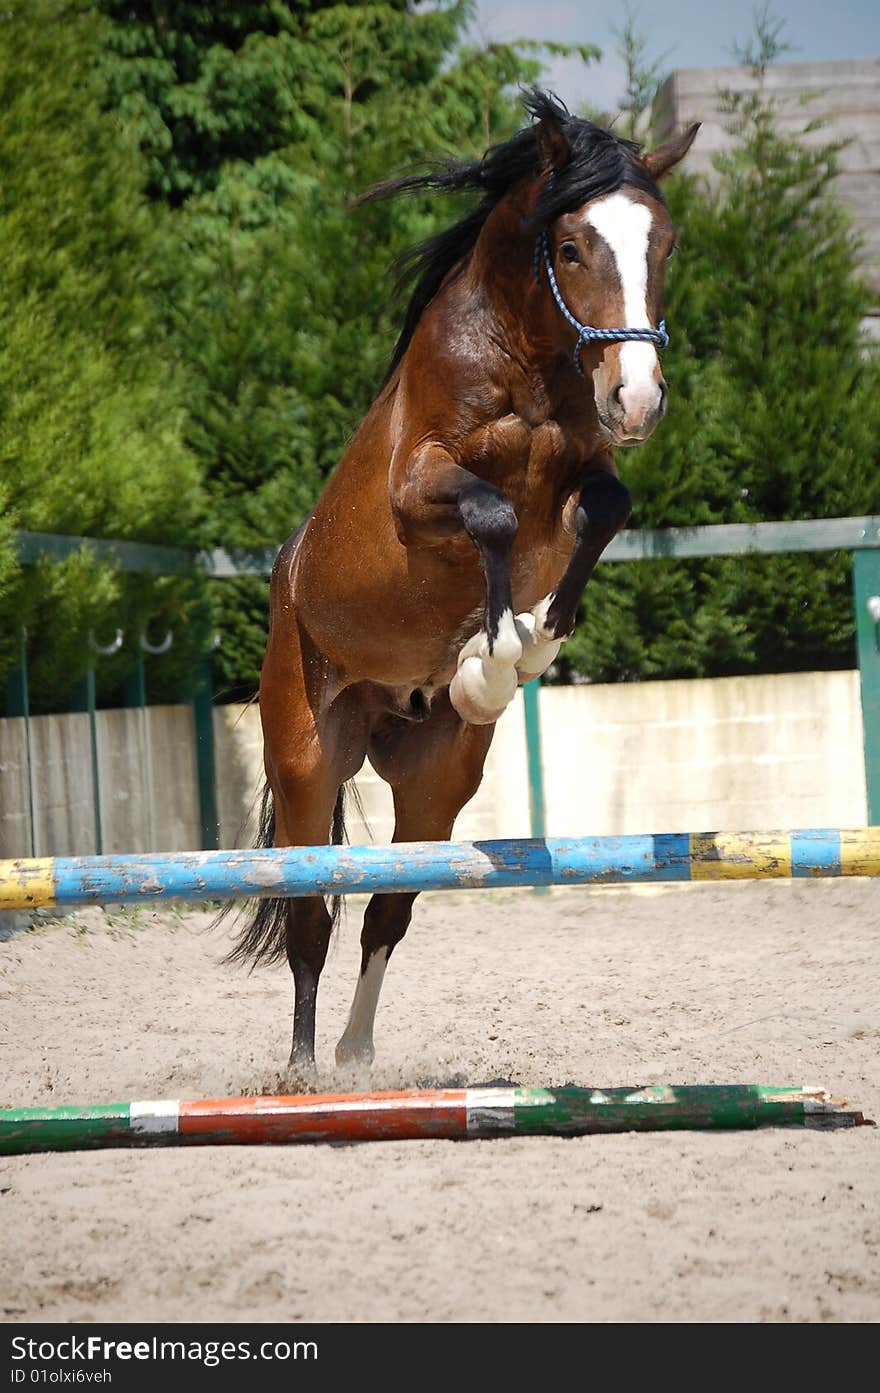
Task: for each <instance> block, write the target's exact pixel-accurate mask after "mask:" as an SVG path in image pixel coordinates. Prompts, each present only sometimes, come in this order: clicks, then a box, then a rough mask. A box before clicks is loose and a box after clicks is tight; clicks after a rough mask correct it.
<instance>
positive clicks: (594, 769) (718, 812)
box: [541, 672, 867, 836]
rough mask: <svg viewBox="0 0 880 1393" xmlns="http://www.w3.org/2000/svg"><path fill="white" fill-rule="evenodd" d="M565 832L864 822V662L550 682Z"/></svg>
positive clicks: (553, 792)
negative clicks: (693, 676) (788, 670)
mask: <svg viewBox="0 0 880 1393" xmlns="http://www.w3.org/2000/svg"><path fill="white" fill-rule="evenodd" d="M541 728H542V735H543V741H542V743H543V754H544V776H545V784H546V798H547V812H548V816H547V831H548V833H549V834H550V835H552V836H572V835H575V834H578V835H581V836H584V835H587V834H588V833H591V832H596V833H609V834H613V833H623V832H699V831H709V830H712V829H713V828H730V829H734V828H741V829H748V828H756V829H757V828H767V829H769V828H776V827H779V828H784V827H817V826H818V827H821V826H831V827H848V826H863V825H864V823H865V821H866V818H867V802H866V796H865V767H864V754H863V750H862V712H861V701H860V696H859V678H858V673H857V672H804V673H793V674H786V675H782V676H775V677H730V678H715V679H711V680H699V681H690V682H632V683H626V684H623V685H619V686H596V687H593V686H588V687H547V688H544V690H543V691H542V693H541Z"/></svg>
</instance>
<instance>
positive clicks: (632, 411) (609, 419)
mask: <svg viewBox="0 0 880 1393" xmlns="http://www.w3.org/2000/svg"><path fill="white" fill-rule="evenodd" d="M668 399H669V391H668V388H667V386H666V383H665V381H664V380H663V378H662V377H661V378H659V379H654V378H651V379H648V380H647V381H640V382H634V383H630V384H628V385H624V383H623V381H620V382H617V383H615V385H614V386H613V387H612V388H611V390H610V391H609V393H608V395H607V396H606V398H605V401H604V403H602V404H600V403H598V402H597V403H596V406H597V410H598V413H599V420H600V422H601V424H602V427H603V429H604V430H605V432H606V434H607V435H608V438H609V440H610V441H611V444H612V445H640V444H641V443H642V441H644V440H647V439H648V436H649V435H651V434H652V432H653V431H654V429H655V428H656V426H658V425H659V423H660V422H661V421H662V420H663V417H664V416H665V415H666V405H667V402H668Z"/></svg>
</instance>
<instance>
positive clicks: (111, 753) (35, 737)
mask: <svg viewBox="0 0 880 1393" xmlns="http://www.w3.org/2000/svg"><path fill="white" fill-rule="evenodd" d="M540 709H541V731H542V747H543V764H544V774H545V783H546V801H547V830H548V832H549V833H550V835H552V836H572V835H580V836H585V835H587V834H590V833H597V834H600V833H623V832H677V831H683V832H685V831H701V830H711V829H713V828H725V827H726V828H731V829H747V828H768V829H769V828H774V827H779V828H784V827H810V826H843V827H846V826H861V825H863V824H864V823H865V821H866V819H867V808H866V797H865V774H864V757H863V750H862V714H861V703H860V697H859V676H858V673H857V672H813V673H810V672H807V673H796V674H791V675H783V676H776V677H736V678H725V679H713V680H703V681H688V682H642V683H628V684H621V685H615V686H579V687H544V688H542V690H541V699H540ZM214 735H215V751H216V767H217V802H218V815H219V820H220V842H221V845H222V846H225V847H234V846H249V845H251V843H252V840H253V832H254V826H255V823H254V810H255V806H256V803H257V800H258V797H259V792H260V789H261V787H262V783H263V770H262V737H261V733H260V717H259V710H258V708H257V707H256V705H251V706H221V707H217V708H216V710H215V712H214ZM31 740H32V749H33V786H34V805H35V821H36V831H37V847H36V852H37V854H38V855H77V854H87V853H90V852H92V851H94V850H95V833H94V813H93V806H92V776H91V754H90V745H89V727H88V717H87V716H85V715H66V716H38V717H36V718H34V719H33V720H32V721H31ZM98 740H99V758H100V768H101V783H102V799H103V817H102V827H103V834H104V850H105V851H107V852H113V851H119V852H124V851H128V852H132V851H146V850H149V849H150V846H151V844H152V846H153V848H155V849H156V850H165V851H183V850H188V849H189V850H191V849H193V848H196V847H198V846H199V844H200V832H199V809H198V792H197V786H196V767H195V751H194V732H193V725H192V713H191V711H190V708H189V707H188V706H164V707H163V706H154V707H150V708H149V709H148V711H147V712H146V713H145V716H144V717H141V714H140V713H139V712H137V711H104V712H99V713H98ZM356 782H357V786H358V790H359V792H360V795H361V798H362V800H363V804H364V810H365V812H366V815H367V821H368V824H369V829H370V830H369V832H368V831H367V830H366V829H365V827H364V826H363V824H362V823H361V821H360V819H359V817H358V816H357V814H356V813H355V812H354V810H353V809H352V810H351V815H350V817H349V833H350V837H351V840H352V841H353V842H362V841H368V840H370V834H372V838H373V839H374V840H375V841H380V842H381V841H388V840H390V838H391V834H392V831H393V826H394V817H393V809H392V803H391V794H390V790H389V789H388V787H387V785H386V784H384V783H383V782H382V780H381V779H379V778H378V777H377V776H376V774H375V773H374V772H373V771H372V770H371V769H370V767H369V765H367V766H365V768H364V769H363V770H362V772H361V773H360V774H359V775H358V778H357V781H356ZM27 788H28V781H27V762H26V757H25V735H24V721H22V720H0V856H27V855H30V853H31V845H30V834H29V817H28V795H27ZM528 834H529V798H528V771H527V765H526V747H525V727H524V717H523V705H522V696H521V694H518V695H517V699H516V701H515V702H514V704H513V705H512V706H511V708H510V709H509V710H508V711H507V712H506V713H505V715H504V717H503V718H502V720H501V721H499V723H498V728H497V731H496V735H495V740H494V742H493V745H492V748H491V750H490V752H489V758H488V760H487V763H486V774H485V778H484V780H483V784H482V786H481V788H480V790H479V792H478V793H477V795H476V797H475V798H474V799H473V800H472V801H471V803H469V804H468V806H467V807H466V808H465V809H464V810H463V812H462V814H461V816H460V817H459V820H458V823H457V825H456V829H455V835H456V836H457V837H461V838H467V839H477V840H479V839H483V838H490V837H524V836H528Z"/></svg>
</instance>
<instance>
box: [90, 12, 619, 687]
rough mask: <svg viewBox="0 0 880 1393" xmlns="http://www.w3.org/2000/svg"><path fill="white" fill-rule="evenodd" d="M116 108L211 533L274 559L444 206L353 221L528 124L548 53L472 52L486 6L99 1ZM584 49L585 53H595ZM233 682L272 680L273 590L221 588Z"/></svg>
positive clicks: (363, 404)
mask: <svg viewBox="0 0 880 1393" xmlns="http://www.w3.org/2000/svg"><path fill="white" fill-rule="evenodd" d="M102 9H103V10H104V12H105V13H106V14H107V15H108V17H109V18H110V19H111V21H113V25H112V30H111V35H110V40H109V47H108V53H107V58H106V83H107V100H108V102H110V103H111V104H114V105H115V106H116V107H117V108H118V109H119V110H120V111H122V112H123V113H124V114H125V116H126V118H127V120H129V121H130V122H132V123H133V128H134V130H135V131H136V133H137V136H138V139H139V140H140V142H141V145H142V148H143V150H144V154H145V158H146V159H147V161H148V166H149V169H150V179H149V189H150V192H151V193H152V195H153V196H154V197H155V198H156V200H157V201H158V202H160V203H163V204H168V205H169V206H170V207H171V208H172V210H173V211H172V214H171V219H170V223H169V225H168V227H169V235H168V238H167V241H166V286H165V302H166V313H167V319H168V323H169V326H170V330H171V335H172V339H173V342H174V344H175V345H176V347H177V351H178V353H179V356H180V359H181V362H182V363H183V364H184V365H185V368H186V371H187V374H188V377H189V400H188V406H189V410H188V415H187V425H186V439H187V443H188V444H189V446H190V447H191V449H192V450H193V451H194V453H195V454H196V456H197V457H198V459H199V462H200V465H201V468H202V470H203V475H204V478H205V481H206V488H207V495H208V505H207V508H206V513H205V516H204V518H203V525H202V529H201V534H200V536H201V539H202V540H203V541H204V542H205V543H210V544H211V545H218V546H219V545H222V546H231V547H243V546H258V545H263V546H271V545H273V544H274V545H277V544H278V542H279V541H280V540H281V539H282V538H283V537H285V536H286V535H287V534H288V533H290V532H291V531H293V530H294V528H295V527H296V526H297V525H298V524H299V523H300V522H301V521H302V520H303V518H304V517H305V516H307V514H308V512H309V509H310V508H311V506H312V504H313V502H314V500H315V498H316V496H317V494H318V492H319V490H320V487H321V484H322V482H323V480H324V478H325V477H326V476H327V474H328V473H329V472H330V470H331V469H332V468H333V467H334V466H335V464H336V463H337V461H338V459H339V457H340V455H341V453H342V451H343V449H344V445H345V441H346V439H347V438H348V437H349V436H350V435H351V433H352V431H353V430H354V429H355V428H356V426H357V423H358V421H359V419H360V418H361V417H362V415H363V414H364V412H365V411H366V409H367V407H368V405H369V403H370V401H371V399H372V396H373V394H374V391H375V389H376V387H377V385H378V383H379V382H380V381H381V378H382V374H383V369H384V364H385V361H386V360H387V356H388V354H389V352H390V348H391V345H392V343H393V341H394V338H395V336H396V330H397V319H398V314H399V308H398V307H396V306H395V305H394V304H393V303H392V295H391V284H392V282H391V279H390V277H389V267H390V265H391V263H392V262H393V260H394V257H395V255H396V254H397V253H398V252H400V251H401V250H402V249H403V248H404V247H405V246H406V245H408V244H410V243H412V242H414V241H417V240H419V239H420V238H422V237H424V236H426V235H427V234H428V233H429V232H431V231H433V230H434V229H435V227H436V226H437V222H438V220H439V219H440V218H448V216H449V209H448V207H440V208H437V209H435V208H433V207H432V205H431V203H430V201H428V200H425V199H410V200H402V201H399V202H398V203H396V204H394V203H392V204H380V205H375V206H372V207H369V208H364V209H361V210H359V211H356V212H354V211H352V208H351V200H352V197H353V195H354V194H356V193H357V192H359V191H361V190H362V189H364V188H365V187H367V186H368V185H369V184H371V183H373V182H375V181H376V180H378V179H380V178H383V177H385V176H387V175H388V174H389V172H391V171H393V170H396V169H399V168H400V167H401V166H405V165H409V164H413V163H424V161H425V159H426V158H433V157H436V156H437V155H440V154H443V153H446V152H447V151H449V150H453V151H455V152H457V153H462V152H464V151H470V152H472V153H477V152H479V151H482V149H483V148H484V147H485V144H486V143H487V141H489V140H496V139H502V138H504V137H505V136H506V135H508V134H509V133H510V132H511V131H512V129H513V128H514V126H515V125H516V124H517V123H518V120H519V119H520V113H519V111H518V108H517V104H516V101H515V99H514V92H513V89H514V87H515V85H516V84H517V83H520V82H522V83H528V82H530V81H534V80H535V79H536V78H537V77H538V75H539V73H540V63H541V58H542V53H543V51H544V49H545V48H546V46H542V45H540V44H534V43H530V42H529V43H525V42H522V43H511V44H491V45H489V46H487V47H485V48H477V47H474V46H473V45H469V44H467V43H464V42H463V36H464V32H465V26H466V24H467V22H468V20H469V18H470V16H471V14H472V4H471V0H447V2H445V3H441V4H438V5H437V6H435V7H433V8H430V9H429V8H425V9H422V8H421V7H419V6H416V5H412V4H409V3H402V2H399V0H396V2H395V3H379V2H378V0H371V3H356V4H351V3H346V4H335V5H326V4H321V5H319V4H311V5H309V4H298V5H293V4H285V3H282V2H281V0H277V3H273V4H271V5H268V4H266V5H262V4H252V5H242V6H238V7H236V14H235V17H234V22H233V21H232V20H228V18H227V14H228V12H227V10H226V9H223V8H222V7H218V8H217V9H216V10H213V11H212V10H209V9H207V8H206V7H204V6H203V5H198V4H190V3H182V2H181V3H170V0H169V2H168V3H165V4H162V5H158V6H157V5H154V4H152V3H149V4H148V3H135V4H134V5H131V4H129V3H125V4H122V3H117V0H102ZM550 48H551V50H552V51H553V52H554V53H555V52H557V51H559V52H566V53H568V52H574V51H576V52H577V53H578V54H579V55H580V57H581V58H582V59H584V60H585V61H589V60H590V59H591V58H592V57H594V56H595V54H596V50H595V49H592V48H590V47H589V46H583V45H582V46H579V47H577V49H576V50H575V49H569V48H567V47H565V46H561V45H551V46H550ZM214 598H215V606H216V610H215V614H216V623H217V627H218V628H219V629H220V630H221V631H222V633H223V645H222V647H221V648H220V650H219V651H218V654H217V657H216V666H217V669H218V673H219V675H220V679H221V683H222V684H223V687H224V689H225V690H227V691H230V692H241V691H242V690H247V689H250V690H253V688H254V686H255V685H256V681H257V677H258V673H259V666H260V662H261V659H262V653H263V649H264V646H265V631H266V588H265V584H264V583H263V582H262V581H257V580H253V581H251V580H241V581H236V582H234V583H230V582H223V584H222V586H221V585H218V586H215V587H214Z"/></svg>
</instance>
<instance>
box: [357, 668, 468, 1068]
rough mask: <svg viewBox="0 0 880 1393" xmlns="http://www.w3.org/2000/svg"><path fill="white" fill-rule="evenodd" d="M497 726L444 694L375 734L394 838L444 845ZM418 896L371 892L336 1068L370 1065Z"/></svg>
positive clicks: (374, 753)
mask: <svg viewBox="0 0 880 1393" xmlns="http://www.w3.org/2000/svg"><path fill="white" fill-rule="evenodd" d="M494 732H495V727H494V726H493V725H479V726H475V725H471V724H468V723H466V722H465V721H463V720H461V719H460V717H459V716H458V715H457V714H456V712H455V710H454V709H453V707H452V705H451V704H450V701H449V696H448V694H447V693H443V694H441V695H438V697H437V698H436V700H435V702H434V705H433V707H432V710H431V716H430V718H429V720H427V721H426V722H424V723H423V724H419V725H413V724H410V723H408V722H406V723H405V722H399V723H395V724H394V726H392V727H391V728H390V729H387V730H385V731H383V732H382V734H381V735H379V736H377V737H374V740H373V741H372V743H371V745H370V760H371V762H372V764H373V767H374V769H375V770H376V772H377V773H378V774H380V775H381V777H382V778H384V779H385V780H386V781H387V782H388V783H390V784H391V788H392V792H393V795H394V814H395V824H394V841H395V842H407V841H443V840H445V839H446V838H448V837H449V836H451V834H452V828H453V824H454V822H455V819H456V817H457V816H458V814H459V812H460V811H461V809H462V808H463V807H464V805H465V803H467V802H468V801H469V799H471V798H472V797H473V795H474V794H475V793H476V791H477V789H478V788H479V786H480V780H481V778H482V774H483V764H484V762H485V759H486V754H487V752H488V749H489V746H490V744H491V742H492V736H493V734H494ZM415 899H416V896H415V895H414V894H406V895H403V894H390V895H389V894H384V895H382V894H379V895H373V897H372V899H371V900H370V902H369V904H368V905H367V909H366V913H365V915H364V925H363V931H362V933H361V968H360V974H359V976H358V980H357V984H356V986H355V992H354V999H353V1000H352V1004H351V1011H350V1013H349V1017H348V1024H347V1025H346V1027H345V1031H344V1033H343V1035H342V1038H341V1039H340V1041H339V1044H338V1045H337V1046H336V1063H337V1064H338V1065H346V1064H355V1063H361V1064H369V1063H371V1062H372V1059H373V1054H374V1050H373V1028H374V1024H375V1019H376V1010H377V1008H378V1005H379V995H380V992H381V990H382V983H383V981H384V978H385V972H386V970H387V967H388V960H389V958H390V957H391V954H392V953H393V951H394V949H395V947H396V946H397V944H398V943H399V942H400V940H401V939H402V938H403V936H404V934H405V933H406V931H407V929H408V927H409V923H410V919H411V918H412V907H413V904H414V902H415Z"/></svg>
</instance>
